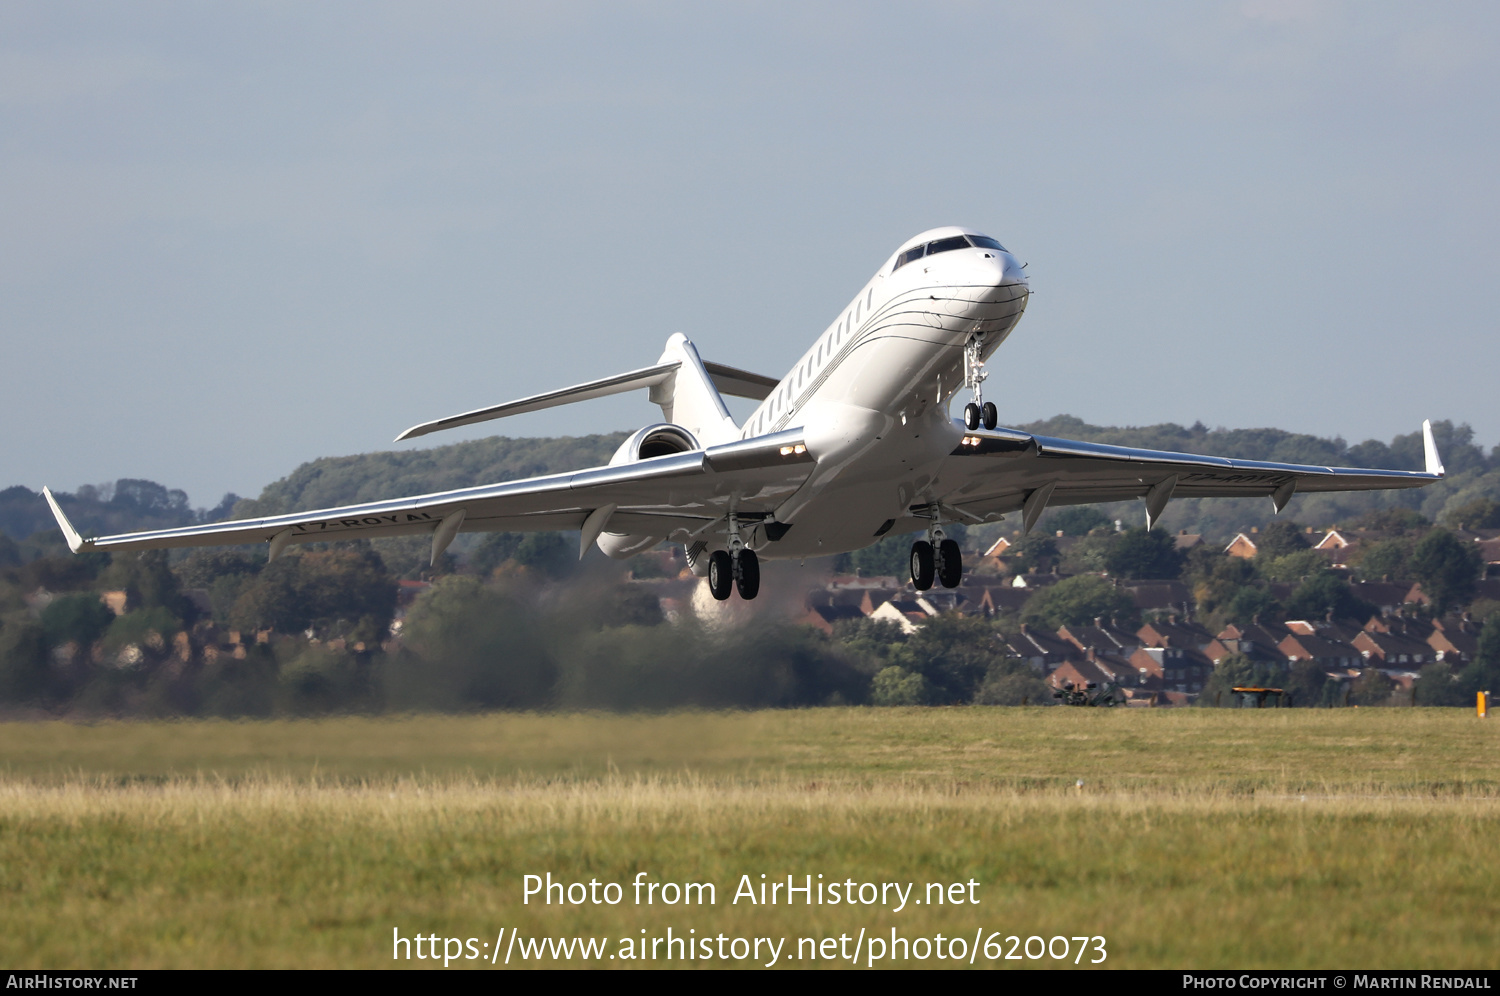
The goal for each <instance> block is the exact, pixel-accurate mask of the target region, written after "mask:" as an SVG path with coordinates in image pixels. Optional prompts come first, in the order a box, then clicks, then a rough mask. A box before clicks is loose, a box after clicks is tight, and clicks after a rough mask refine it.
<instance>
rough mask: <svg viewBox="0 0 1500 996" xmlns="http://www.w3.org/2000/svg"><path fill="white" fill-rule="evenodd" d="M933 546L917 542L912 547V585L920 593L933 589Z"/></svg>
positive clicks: (924, 542)
mask: <svg viewBox="0 0 1500 996" xmlns="http://www.w3.org/2000/svg"><path fill="white" fill-rule="evenodd" d="M932 571H933V565H932V544H931V543H929V542H927V541H926V540H917V541H916V542H915V543H913V544H912V545H911V583H912V584H913V585H914V586H915V587H916V589H917V590H918V591H926V590H927V589H928V588H931V587H932Z"/></svg>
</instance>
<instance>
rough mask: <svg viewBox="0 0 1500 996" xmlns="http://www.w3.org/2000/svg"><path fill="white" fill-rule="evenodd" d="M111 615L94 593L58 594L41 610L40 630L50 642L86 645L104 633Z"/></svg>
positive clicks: (51, 643)
mask: <svg viewBox="0 0 1500 996" xmlns="http://www.w3.org/2000/svg"><path fill="white" fill-rule="evenodd" d="M114 618H115V614H114V613H113V612H111V611H109V609H108V608H106V607H105V606H104V605H103V604H102V603H101V602H100V601H99V596H98V595H94V594H79V595H59V596H58V597H57V598H54V599H53V600H52V601H51V602H50V603H48V605H47V607H46V608H45V609H43V610H42V616H41V619H42V631H43V632H44V633H46V635H47V642H48V643H49V644H50V645H51V646H54V647H58V646H62V645H63V644H64V643H69V642H72V643H77V644H78V645H79V646H81V647H84V648H88V647H90V646H93V644H94V641H95V640H97V639H99V637H101V636H103V635H104V631H105V630H106V629H108V628H109V624H110V623H112V622H114Z"/></svg>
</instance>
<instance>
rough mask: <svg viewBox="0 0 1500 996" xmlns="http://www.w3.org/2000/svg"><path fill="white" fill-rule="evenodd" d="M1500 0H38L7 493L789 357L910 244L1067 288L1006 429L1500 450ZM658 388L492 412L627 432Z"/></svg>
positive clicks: (0, 253)
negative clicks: (986, 259)
mask: <svg viewBox="0 0 1500 996" xmlns="http://www.w3.org/2000/svg"><path fill="white" fill-rule="evenodd" d="M1497 28H1500V8H1497V7H1495V6H1494V5H1492V4H1489V5H1486V4H1478V3H1476V4H1428V5H1420V6H1414V5H1397V4H1374V3H1292V2H1269V0H1259V2H1241V3H1223V4H1209V3H1178V4H1174V3H1156V4H1150V5H1143V6H1135V5H1123V4H1066V3H1062V4H1042V5H1037V4H1027V5H1007V4H997V3H926V4H910V3H901V4H880V3H848V4H843V3H797V4H761V5H747V4H734V5H730V4H722V5H708V4H702V3H684V4H674V3H644V4H629V3H600V4H568V3H548V4H545V5H543V4H534V5H505V4H494V3H473V4H468V3H423V4H383V3H369V2H365V3H357V4H355V3H333V2H330V3H319V4H294V3H260V4H256V3H239V4H234V3H229V4H186V3H185V4H170V3H151V2H138V3H132V4H129V5H101V4H69V3H58V2H47V3H35V4H33V3H25V2H12V3H7V4H6V5H4V6H3V7H0V177H3V183H0V334H3V336H4V337H5V347H6V348H5V355H6V357H7V359H8V360H9V361H10V362H9V363H8V364H7V368H6V370H5V372H4V379H3V385H4V389H3V391H0V419H3V424H4V425H5V426H6V428H7V429H8V430H9V431H7V432H6V433H5V442H4V444H3V449H0V454H3V459H0V486H3V485H9V484H13V483H14V484H20V483H24V484H27V485H28V486H31V487H39V486H40V485H42V484H44V483H45V484H51V485H53V486H54V487H61V488H67V489H72V488H75V487H77V486H78V485H79V484H83V483H90V482H102V481H109V480H113V479H115V478H117V477H124V476H129V477H146V478H151V479H154V480H157V481H160V482H161V483H164V484H167V485H169V486H172V487H181V488H184V489H186V490H187V491H188V493H189V494H190V495H191V497H192V499H193V501H194V503H195V504H198V505H212V504H214V503H215V502H216V501H217V500H218V498H219V496H220V495H222V494H223V493H224V492H225V491H230V490H233V491H236V492H239V493H241V494H248V495H253V494H255V493H257V492H258V491H259V490H260V488H261V487H262V486H263V485H265V484H266V483H268V482H269V481H271V480H273V479H275V478H277V477H279V476H282V475H283V474H285V473H287V472H288V471H290V470H291V469H292V468H293V467H294V466H295V465H296V464H298V463H300V462H302V461H304V460H308V459H312V458H315V457H318V456H327V455H336V454H345V453H356V452H364V451H369V450H374V449H383V448H388V447H390V446H391V445H392V444H390V442H389V441H390V440H391V438H392V437H393V436H395V434H396V433H397V432H399V431H400V430H402V429H404V428H406V427H407V426H409V425H412V424H414V423H416V422H420V421H425V420H427V419H431V418H435V417H439V416H442V415H446V414H451V413H454V412H457V411H462V410H466V409H469V408H474V407H479V406H481V405H485V404H491V403H495V402H499V401H503V400H507V399H510V398H514V397H518V396H522V395H525V394H529V393H533V392H535V391H537V390H542V389H545V388H550V387H556V386H562V385H565V384H569V383H573V382H576V381H580V380H585V379H588V378H592V377H597V376H604V375H607V374H610V373H615V372H618V371H620V370H624V369H629V368H632V367H636V366H643V365H646V364H649V363H651V362H653V361H654V360H655V359H656V357H657V356H658V355H659V353H660V350H661V346H662V343H663V342H664V341H665V340H666V338H667V336H668V335H670V334H671V333H673V332H676V331H682V332H685V333H687V334H688V335H689V336H691V337H692V338H693V339H694V341H695V342H696V343H697V344H698V347H699V349H700V351H701V352H702V353H703V355H704V356H706V357H708V358H709V359H714V360H719V361H721V362H725V363H731V364H735V365H739V366H744V367H748V368H750V369H753V370H759V371H762V372H764V373H768V374H774V375H778V376H779V375H780V374H781V373H782V372H783V371H784V370H785V368H786V367H787V366H789V365H790V364H791V363H792V362H793V360H794V359H795V358H796V357H797V356H798V355H800V353H801V351H802V349H804V348H805V346H806V344H807V342H808V341H809V340H810V339H811V337H812V336H814V335H815V334H816V333H817V332H819V331H820V330H821V329H822V328H823V327H825V325H826V324H827V322H828V321H829V320H831V318H832V317H833V316H834V315H835V314H837V313H838V311H839V309H840V308H841V307H842V306H843V305H844V304H845V303H846V301H847V300H848V298H849V297H850V296H851V295H852V294H853V293H854V292H855V291H856V290H858V289H859V287H860V286H861V285H862V284H863V282H864V281H865V280H866V279H867V278H868V277H869V275H870V273H871V272H873V270H874V269H875V268H876V267H877V266H878V265H879V264H880V263H881V262H882V261H883V260H884V259H885V258H886V256H887V255H889V253H890V252H891V251H892V250H893V249H894V248H895V247H896V245H897V244H898V243H900V242H901V241H902V240H903V239H905V238H907V237H908V236H910V235H913V234H915V233H916V232H918V231H921V230H923V229H926V228H930V227H933V226H936V225H943V224H963V225H970V226H974V227H977V228H979V229H981V230H984V231H986V232H989V233H990V234H992V235H994V236H996V237H997V238H999V239H1000V240H1001V241H1002V242H1004V243H1005V244H1006V245H1007V246H1009V247H1011V248H1012V249H1013V250H1014V251H1015V252H1016V253H1017V255H1019V256H1020V258H1021V259H1022V260H1024V261H1027V262H1028V263H1029V272H1030V273H1031V274H1032V282H1033V288H1034V289H1035V292H1036V293H1035V295H1034V297H1033V300H1032V302H1031V306H1030V308H1029V309H1028V312H1027V315H1026V317H1025V318H1024V319H1023V320H1022V322H1021V325H1020V326H1019V328H1018V329H1017V331H1016V333H1015V334H1014V335H1013V336H1012V337H1011V339H1010V341H1009V342H1007V344H1006V345H1005V347H1004V348H1003V349H1002V350H1001V351H1000V352H999V353H998V354H997V355H996V357H995V359H994V360H992V362H991V370H992V377H991V380H990V382H989V384H988V385H987V391H986V396H987V397H990V398H993V399H994V400H995V401H997V403H998V404H999V406H1000V411H1001V418H1002V421H1005V422H1010V423H1015V422H1024V421H1029V420H1031V419H1035V418H1041V417H1046V416H1050V415H1054V414H1058V413H1061V412H1070V413H1072V414H1075V415H1078V416H1081V417H1083V418H1085V419H1088V420H1090V421H1094V422H1101V423H1107V424H1148V423H1154V422H1160V421H1178V422H1185V423H1191V422H1193V421H1194V420H1202V421H1204V422H1206V423H1208V424H1209V425H1225V426H1231V427H1250V426H1262V425H1273V426H1279V427H1283V428H1288V429H1294V430H1299V431H1306V432H1313V433H1317V434H1320V435H1334V434H1339V435H1343V436H1344V437H1345V438H1346V439H1348V440H1349V441H1350V442H1355V441H1358V440H1361V439H1365V438H1369V437H1372V436H1373V437H1377V438H1383V439H1384V438H1389V437H1390V436H1391V435H1393V434H1395V433H1398V432H1409V431H1411V430H1413V429H1415V428H1416V427H1417V426H1418V425H1419V424H1420V422H1421V420H1422V419H1423V418H1426V417H1432V418H1451V419H1454V420H1455V421H1460V422H1468V423H1470V424H1471V425H1473V427H1474V429H1475V430H1476V434H1477V438H1478V440H1479V441H1480V442H1482V443H1483V444H1484V445H1486V446H1490V445H1494V444H1496V443H1497V442H1500V405H1497V404H1496V401H1495V388H1494V383H1495V375H1494V369H1495V365H1496V360H1497V359H1500V346H1497V341H1500V337H1497V335H1496V333H1497V328H1496V326H1497V324H1500V323H1497V320H1496V305H1495V288H1496V286H1497V276H1500V240H1497V239H1496V237H1495V233H1496V231H1497V229H1500V210H1497V208H1500V195H1497V192H1496V175H1497V165H1500V163H1497V154H1496V153H1497V141H1500V128H1497V124H1500V121H1497V118H1500V115H1497V100H1500V59H1497V55H1500V53H1497V40H1500V32H1497ZM653 416H659V412H657V410H656V409H655V408H653V407H651V406H648V404H647V403H646V401H645V397H644V392H640V396H639V397H637V396H635V395H630V396H625V397H620V398H615V399H610V400H604V401H598V402H592V403H589V404H586V405H581V406H573V407H569V408H563V409H557V410H553V411H550V412H545V413H538V414H534V415H529V416H523V417H519V418H516V419H512V420H509V421H508V422H502V423H494V424H492V425H491V426H490V427H477V428H472V429H467V430H457V431H455V432H452V433H446V434H443V435H440V436H431V437H425V438H424V439H422V440H418V441H416V442H414V443H407V444H400V445H401V446H411V447H420V446H432V445H441V444H442V443H445V442H452V441H457V440H459V439H463V438H474V437H477V436H481V435H486V434H489V433H492V432H497V431H499V432H504V433H506V434H508V435H564V434H581V433H588V432H595V431H606V430H613V429H624V428H631V427H634V426H636V425H640V424H644V423H645V422H648V421H651V420H653Z"/></svg>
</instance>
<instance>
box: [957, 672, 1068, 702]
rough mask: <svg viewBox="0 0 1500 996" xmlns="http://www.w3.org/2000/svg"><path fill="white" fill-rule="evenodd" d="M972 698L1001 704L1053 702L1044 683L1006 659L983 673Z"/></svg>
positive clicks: (977, 700) (1050, 691)
mask: <svg viewBox="0 0 1500 996" xmlns="http://www.w3.org/2000/svg"><path fill="white" fill-rule="evenodd" d="M974 701H975V702H978V703H980V704H981V705H1004V706H1018V705H1038V706H1040V705H1056V704H1057V702H1056V700H1055V699H1054V698H1053V697H1052V689H1051V688H1049V687H1048V685H1047V683H1046V682H1045V681H1043V680H1042V679H1041V677H1040V676H1038V675H1037V674H1036V672H1034V671H1032V670H1031V667H1030V666H1029V665H1027V664H1025V663H1022V662H1020V661H1007V662H1006V663H1004V664H1001V665H997V666H994V667H991V668H990V669H989V670H988V671H987V672H985V675H984V681H983V682H981V683H980V685H979V691H978V692H977V693H975V695H974Z"/></svg>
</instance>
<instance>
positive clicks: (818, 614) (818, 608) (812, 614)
mask: <svg viewBox="0 0 1500 996" xmlns="http://www.w3.org/2000/svg"><path fill="white" fill-rule="evenodd" d="M662 609H663V611H662V615H663V616H665V615H666V611H665V610H666V606H663V607H662ZM863 618H865V614H864V613H863V612H861V611H859V607H858V606H857V605H814V606H811V607H810V608H808V610H807V613H806V614H805V615H803V616H802V617H801V618H800V619H798V620H797V621H798V622H799V623H801V624H802V625H804V626H811V627H812V628H813V629H818V630H822V631H823V632H824V633H827V634H828V635H829V636H832V635H833V626H834V624H835V623H837V622H841V621H843V620H846V619H863Z"/></svg>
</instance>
